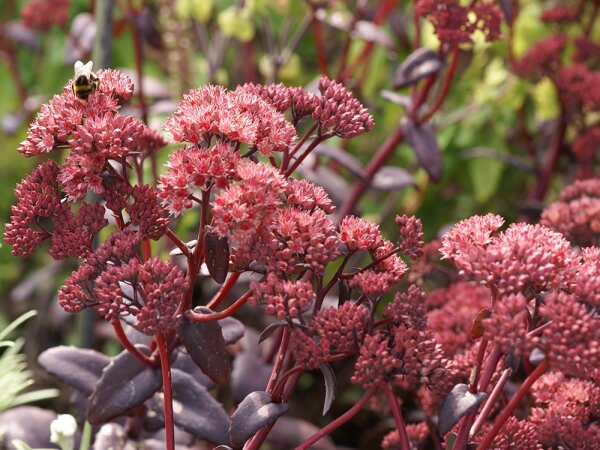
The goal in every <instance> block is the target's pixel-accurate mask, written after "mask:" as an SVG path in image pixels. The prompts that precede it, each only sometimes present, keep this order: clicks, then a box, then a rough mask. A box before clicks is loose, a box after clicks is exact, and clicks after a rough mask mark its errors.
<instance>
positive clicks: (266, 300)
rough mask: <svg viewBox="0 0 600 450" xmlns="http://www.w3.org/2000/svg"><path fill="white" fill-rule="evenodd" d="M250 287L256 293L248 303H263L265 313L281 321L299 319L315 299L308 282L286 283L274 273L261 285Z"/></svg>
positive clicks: (260, 283) (253, 283) (255, 283)
mask: <svg viewBox="0 0 600 450" xmlns="http://www.w3.org/2000/svg"><path fill="white" fill-rule="evenodd" d="M250 287H251V289H252V290H253V291H254V292H253V295H252V297H250V299H249V300H248V303H249V304H250V305H252V306H256V305H258V304H260V303H263V304H264V305H265V312H266V313H267V314H269V315H274V316H276V317H277V318H278V319H279V320H283V319H285V318H294V317H298V316H299V315H300V313H301V312H302V311H304V309H305V308H306V307H307V306H308V305H309V304H310V303H312V301H313V300H314V299H315V293H314V291H313V289H312V285H311V284H310V283H309V282H308V281H295V282H294V281H286V280H282V279H280V278H279V277H278V276H277V275H276V274H274V273H270V274H269V275H267V278H266V279H265V280H263V281H261V282H259V283H257V282H252V283H251V285H250Z"/></svg>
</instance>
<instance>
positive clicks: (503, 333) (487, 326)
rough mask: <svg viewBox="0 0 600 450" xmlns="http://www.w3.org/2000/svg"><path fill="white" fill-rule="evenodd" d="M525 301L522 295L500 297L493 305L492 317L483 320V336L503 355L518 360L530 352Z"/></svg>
mask: <svg viewBox="0 0 600 450" xmlns="http://www.w3.org/2000/svg"><path fill="white" fill-rule="evenodd" d="M527 303H528V301H527V299H526V298H525V297H524V296H523V295H522V294H512V295H508V296H506V297H502V298H501V299H499V301H497V302H496V304H495V305H494V309H493V311H492V316H491V317H490V318H488V319H483V320H482V324H483V327H484V330H485V331H484V334H483V336H484V337H485V338H487V339H488V340H489V341H491V342H494V343H496V344H498V345H499V346H500V348H501V349H502V352H503V353H504V354H513V355H514V356H515V357H517V358H520V357H521V356H523V355H524V354H525V353H526V352H528V351H530V350H531V348H530V342H529V340H528V339H527V338H526V334H527V322H528V321H527V318H528V311H527Z"/></svg>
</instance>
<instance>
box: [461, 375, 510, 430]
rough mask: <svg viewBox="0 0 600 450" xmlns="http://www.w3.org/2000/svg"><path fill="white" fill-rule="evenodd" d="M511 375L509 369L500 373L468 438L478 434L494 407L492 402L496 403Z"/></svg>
mask: <svg viewBox="0 0 600 450" xmlns="http://www.w3.org/2000/svg"><path fill="white" fill-rule="evenodd" d="M511 375H512V369H510V368H508V369H504V372H502V375H501V376H500V379H499V380H498V383H496V386H494V389H493V390H492V392H491V393H490V396H489V397H488V398H487V399H486V401H485V403H484V405H483V408H482V410H481V413H479V416H477V420H476V421H475V423H474V424H473V427H472V428H471V431H470V433H469V436H475V435H476V434H477V433H478V432H479V430H480V429H481V427H482V426H483V423H484V422H485V421H486V419H487V417H488V415H489V414H490V411H491V410H492V408H493V406H494V402H495V401H496V399H497V398H498V396H499V395H500V393H501V392H502V389H503V388H504V385H505V384H506V382H507V381H508V378H509V377H510V376H511Z"/></svg>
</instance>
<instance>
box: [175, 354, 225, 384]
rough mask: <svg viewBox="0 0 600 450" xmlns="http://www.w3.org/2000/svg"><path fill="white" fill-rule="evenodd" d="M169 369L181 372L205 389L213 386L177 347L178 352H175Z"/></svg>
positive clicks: (190, 359) (188, 356)
mask: <svg viewBox="0 0 600 450" xmlns="http://www.w3.org/2000/svg"><path fill="white" fill-rule="evenodd" d="M171 368H173V369H179V370H181V371H182V372H185V373H187V374H188V375H191V376H192V377H193V378H194V380H196V382H197V383H200V384H201V385H202V386H204V387H205V388H206V389H210V388H212V387H214V385H215V383H213V382H212V380H211V379H210V378H208V377H207V376H206V375H205V374H204V372H202V371H201V370H200V368H199V367H198V366H197V365H196V363H195V362H194V361H193V360H192V358H191V356H190V355H188V354H187V353H185V351H183V350H182V349H181V347H179V348H178V351H176V352H175V359H174V360H173V362H172V363H171Z"/></svg>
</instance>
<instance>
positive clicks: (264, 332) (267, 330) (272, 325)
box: [258, 320, 287, 344]
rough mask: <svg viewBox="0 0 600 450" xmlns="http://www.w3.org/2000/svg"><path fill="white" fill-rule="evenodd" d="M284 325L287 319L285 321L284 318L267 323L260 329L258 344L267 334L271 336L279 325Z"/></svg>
mask: <svg viewBox="0 0 600 450" xmlns="http://www.w3.org/2000/svg"><path fill="white" fill-rule="evenodd" d="M286 325H287V321H285V320H281V321H279V322H273V323H270V324H269V325H267V326H266V327H265V329H264V330H262V333H260V337H259V338H258V343H259V344H260V343H261V342H264V341H265V340H266V339H267V338H268V337H269V336H271V335H272V334H273V333H274V332H275V330H277V329H279V328H280V327H284V326H286Z"/></svg>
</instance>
